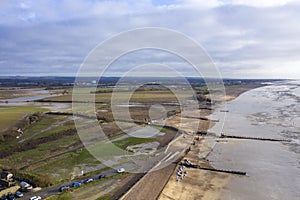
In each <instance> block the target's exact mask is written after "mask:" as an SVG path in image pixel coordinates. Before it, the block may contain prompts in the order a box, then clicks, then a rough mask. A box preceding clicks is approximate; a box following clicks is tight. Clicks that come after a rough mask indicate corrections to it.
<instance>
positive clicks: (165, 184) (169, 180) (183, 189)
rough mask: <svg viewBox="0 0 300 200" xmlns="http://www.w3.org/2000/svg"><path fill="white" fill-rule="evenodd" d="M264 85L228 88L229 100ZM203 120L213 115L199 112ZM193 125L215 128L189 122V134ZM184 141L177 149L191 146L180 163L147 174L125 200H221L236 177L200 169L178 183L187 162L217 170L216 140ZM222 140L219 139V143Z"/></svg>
mask: <svg viewBox="0 0 300 200" xmlns="http://www.w3.org/2000/svg"><path fill="white" fill-rule="evenodd" d="M262 86H264V85H258V84H256V85H251V84H249V85H240V86H239V87H240V88H239V90H237V86H235V87H230V88H227V90H226V100H227V101H230V100H233V99H235V98H237V97H238V96H239V95H241V94H242V93H244V92H246V91H249V90H251V89H255V88H257V87H262ZM198 112H200V113H201V116H205V117H208V116H209V115H210V114H212V111H208V110H202V109H201V110H198ZM178 120H179V119H178V118H176V117H172V118H171V119H170V120H169V121H168V122H167V123H168V125H169V126H174V127H176V126H178ZM191 123H199V131H204V132H205V131H207V130H208V129H209V128H211V127H212V126H214V122H212V121H211V120H200V122H199V119H189V120H188V122H187V123H186V124H185V125H184V126H183V130H184V131H185V132H189V131H190V130H189V126H190V124H191ZM183 138H185V139H184V141H176V145H177V146H183V145H187V144H188V145H189V147H190V148H189V151H188V152H187V153H185V155H183V156H182V159H181V160H179V161H178V162H177V163H173V164H171V165H170V166H168V167H166V168H163V169H161V170H156V171H155V170H153V172H151V171H150V172H149V173H147V174H146V175H145V176H144V177H143V178H141V180H139V181H138V182H137V183H136V184H135V185H134V186H133V187H132V188H131V189H129V190H128V191H127V193H126V194H125V195H123V196H122V198H121V199H149V200H150V199H163V200H166V199H178V200H179V199H219V197H220V192H221V190H222V189H223V188H224V187H226V185H228V184H229V183H230V180H231V178H232V176H236V175H232V174H227V173H220V172H213V171H207V170H200V169H193V168H189V169H185V171H186V172H187V175H186V176H185V177H184V178H183V179H182V180H181V181H177V180H176V177H177V169H178V168H179V166H180V164H181V163H182V162H183V161H184V160H185V159H188V160H190V161H191V162H192V163H193V164H196V165H199V166H202V167H205V168H210V169H213V167H212V165H211V163H210V162H209V160H208V159H207V157H208V156H209V154H210V153H211V152H212V150H213V148H212V147H213V146H214V144H215V143H216V142H217V141H216V138H215V137H214V136H203V135H199V136H196V137H195V136H194V135H193V136H191V134H186V133H185V134H184V136H183ZM219 140H220V139H218V141H219Z"/></svg>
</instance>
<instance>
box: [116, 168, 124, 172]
mask: <svg viewBox="0 0 300 200" xmlns="http://www.w3.org/2000/svg"><path fill="white" fill-rule="evenodd" d="M117 172H118V173H123V172H125V169H124V168H120V169H118V170H117Z"/></svg>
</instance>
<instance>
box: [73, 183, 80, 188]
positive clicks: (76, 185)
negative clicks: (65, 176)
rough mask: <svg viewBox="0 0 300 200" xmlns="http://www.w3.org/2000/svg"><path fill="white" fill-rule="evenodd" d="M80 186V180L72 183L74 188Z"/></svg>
mask: <svg viewBox="0 0 300 200" xmlns="http://www.w3.org/2000/svg"><path fill="white" fill-rule="evenodd" d="M80 186H81V183H79V182H74V183H72V187H73V188H76V187H80Z"/></svg>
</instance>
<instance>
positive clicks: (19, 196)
mask: <svg viewBox="0 0 300 200" xmlns="http://www.w3.org/2000/svg"><path fill="white" fill-rule="evenodd" d="M15 196H16V197H18V198H21V197H23V196H24V195H23V193H22V192H20V191H17V192H16V194H15Z"/></svg>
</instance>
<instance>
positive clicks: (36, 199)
mask: <svg viewBox="0 0 300 200" xmlns="http://www.w3.org/2000/svg"><path fill="white" fill-rule="evenodd" d="M41 199H42V197H40V196H34V197H31V198H30V199H29V200H41Z"/></svg>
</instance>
